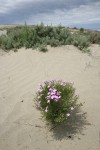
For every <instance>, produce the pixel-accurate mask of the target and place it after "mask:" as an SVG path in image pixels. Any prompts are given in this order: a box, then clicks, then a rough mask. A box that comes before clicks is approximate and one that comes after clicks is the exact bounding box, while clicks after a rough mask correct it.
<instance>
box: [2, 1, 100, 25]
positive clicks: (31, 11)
mask: <svg viewBox="0 0 100 150" xmlns="http://www.w3.org/2000/svg"><path fill="white" fill-rule="evenodd" d="M99 2H100V1H99V0H16V1H13V0H0V4H1V5H0V23H1V24H3V23H17V22H18V23H23V22H25V21H26V22H27V21H28V22H29V20H30V19H33V21H30V22H29V23H33V24H34V23H36V22H37V23H38V22H39V21H42V19H43V20H44V21H45V19H46V20H47V22H50V21H51V22H56V23H58V24H59V20H58V19H57V17H58V18H59V19H60V20H61V18H63V19H64V17H63V16H64V15H66V14H68V13H70V15H73V11H74V10H76V11H74V13H77V11H78V10H80V11H81V9H79V8H80V7H81V6H83V7H84V8H85V6H86V7H87V6H90V7H91V6H92V7H93V5H95V8H96V4H98V3H99ZM97 7H98V6H97ZM88 9H89V7H88ZM84 10H85V9H84ZM86 11H88V10H86ZM93 11H94V10H93ZM57 13H58V15H57ZM84 13H86V12H84ZM77 15H79V12H78V13H77ZM51 17H52V18H51ZM70 17H71V16H70ZM65 18H66V17H65ZM71 18H72V17H71ZM97 18H98V16H97ZM66 19H67V18H66ZM68 19H69V17H68ZM90 19H92V18H90ZM76 21H77V20H76ZM78 21H79V20H78ZM62 22H64V21H62Z"/></svg>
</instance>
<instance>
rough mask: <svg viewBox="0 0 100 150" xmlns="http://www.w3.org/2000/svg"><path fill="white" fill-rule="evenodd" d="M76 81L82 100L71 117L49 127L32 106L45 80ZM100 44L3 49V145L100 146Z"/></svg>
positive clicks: (25, 149)
mask: <svg viewBox="0 0 100 150" xmlns="http://www.w3.org/2000/svg"><path fill="white" fill-rule="evenodd" d="M48 79H63V80H66V81H68V82H70V81H74V86H75V87H76V92H77V93H78V94H79V96H80V99H79V102H80V103H82V104H83V106H82V107H80V109H79V110H77V109H76V110H74V111H73V113H72V114H71V116H70V117H69V119H68V122H67V123H65V124H62V125H61V126H58V127H56V128H55V129H52V130H50V127H49V126H48V125H47V124H46V122H45V121H44V120H43V119H41V113H40V111H38V110H36V108H35V107H34V102H33V98H34V94H35V92H36V90H37V89H38V84H39V83H41V82H42V81H43V80H48ZM99 148H100V46H99V45H92V46H91V55H88V54H84V53H82V52H81V51H79V50H78V49H77V48H75V47H74V46H62V47H57V48H51V47H49V51H48V52H47V53H42V52H39V51H36V50H32V49H27V50H25V49H24V48H22V49H20V50H18V52H12V51H10V52H9V53H4V52H3V51H2V50H0V150H73V149H74V150H99Z"/></svg>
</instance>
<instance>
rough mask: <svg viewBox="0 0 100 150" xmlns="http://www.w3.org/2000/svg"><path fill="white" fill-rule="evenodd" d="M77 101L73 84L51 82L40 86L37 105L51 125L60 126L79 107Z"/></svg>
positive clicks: (36, 97)
mask: <svg viewBox="0 0 100 150" xmlns="http://www.w3.org/2000/svg"><path fill="white" fill-rule="evenodd" d="M77 99H78V95H77V94H76V93H75V88H74V87H73V82H71V83H69V82H65V81H62V80H50V81H44V82H43V83H42V84H40V85H39V89H38V90H37V92H36V95H35V104H36V108H37V109H39V110H40V111H41V112H42V115H43V117H44V118H45V119H46V120H47V121H48V122H49V123H51V124H58V123H61V122H63V121H65V120H66V119H67V118H68V117H69V116H70V115H71V112H72V111H73V109H74V108H75V106H76V105H77V104H76V102H77Z"/></svg>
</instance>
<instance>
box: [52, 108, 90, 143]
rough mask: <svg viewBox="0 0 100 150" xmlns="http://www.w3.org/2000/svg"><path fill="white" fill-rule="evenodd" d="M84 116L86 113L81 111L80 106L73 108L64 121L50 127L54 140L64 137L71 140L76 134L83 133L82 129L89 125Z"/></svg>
mask: <svg viewBox="0 0 100 150" xmlns="http://www.w3.org/2000/svg"><path fill="white" fill-rule="evenodd" d="M86 116H87V113H86V112H82V110H81V108H80V107H77V108H75V109H74V111H73V112H72V113H71V116H70V117H69V118H68V119H67V120H66V121H65V122H63V123H62V124H60V125H58V126H56V127H54V128H51V131H52V132H53V134H52V136H53V138H55V139H56V140H62V139H64V138H65V139H68V138H70V139H72V140H73V139H74V137H75V136H76V135H78V134H81V135H84V134H83V130H84V129H86V126H87V125H90V123H89V122H88V121H87V119H86Z"/></svg>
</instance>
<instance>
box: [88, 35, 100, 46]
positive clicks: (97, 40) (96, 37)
mask: <svg viewBox="0 0 100 150" xmlns="http://www.w3.org/2000/svg"><path fill="white" fill-rule="evenodd" d="M88 35H89V40H90V42H91V43H92V44H94V43H96V44H100V32H90V33H88Z"/></svg>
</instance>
